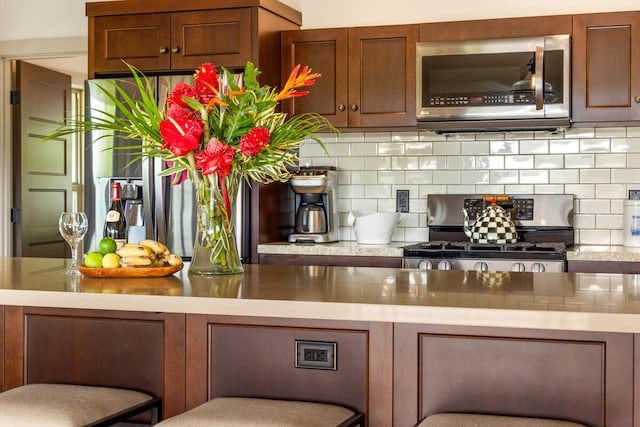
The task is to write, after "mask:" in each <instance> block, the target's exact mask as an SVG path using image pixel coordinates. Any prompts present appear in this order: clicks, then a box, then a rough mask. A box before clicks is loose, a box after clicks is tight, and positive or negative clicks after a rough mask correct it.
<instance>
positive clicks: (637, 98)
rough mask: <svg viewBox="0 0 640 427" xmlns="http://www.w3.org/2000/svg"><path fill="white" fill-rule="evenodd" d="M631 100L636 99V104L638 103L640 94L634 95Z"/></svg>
mask: <svg viewBox="0 0 640 427" xmlns="http://www.w3.org/2000/svg"><path fill="white" fill-rule="evenodd" d="M633 100H634V101H636V104H640V95H636V96H634V97H633Z"/></svg>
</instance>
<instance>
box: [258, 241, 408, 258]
mask: <svg viewBox="0 0 640 427" xmlns="http://www.w3.org/2000/svg"><path fill="white" fill-rule="evenodd" d="M410 244H411V243H406V242H391V243H389V244H388V245H360V244H358V243H357V242H355V241H341V242H336V243H289V242H275V243H265V244H261V245H258V253H260V254H273V255H329V256H380V257H397V258H402V248H403V247H404V246H407V245H410Z"/></svg>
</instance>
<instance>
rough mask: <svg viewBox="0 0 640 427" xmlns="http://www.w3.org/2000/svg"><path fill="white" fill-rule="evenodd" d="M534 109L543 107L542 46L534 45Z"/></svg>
mask: <svg viewBox="0 0 640 427" xmlns="http://www.w3.org/2000/svg"><path fill="white" fill-rule="evenodd" d="M535 73H536V84H535V96H536V110H542V108H543V107H544V46H536V71H535Z"/></svg>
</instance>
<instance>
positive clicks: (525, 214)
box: [403, 194, 574, 272]
mask: <svg viewBox="0 0 640 427" xmlns="http://www.w3.org/2000/svg"><path fill="white" fill-rule="evenodd" d="M573 199H574V197H573V195H570V194H559V195H513V196H507V195H501V196H500V197H495V198H487V197H486V196H483V195H465V194H446V195H430V196H429V197H428V199H427V215H428V222H429V224H428V226H429V241H428V242H424V243H418V244H415V245H409V246H406V247H404V249H403V265H404V267H407V268H420V269H438V270H476V271H531V272H544V271H547V272H562V271H566V256H565V253H566V250H567V248H568V247H571V246H572V245H573V243H574V229H573V219H572V218H573ZM489 200H491V201H489ZM493 200H497V202H496V203H498V204H499V205H500V206H501V207H502V208H504V209H505V210H506V211H507V212H509V213H510V215H511V219H512V220H513V223H514V224H515V226H516V230H517V234H518V241H517V242H515V243H506V244H491V243H471V242H470V241H469V238H468V237H467V236H466V235H465V233H464V219H463V217H464V216H463V212H462V210H463V209H465V210H466V211H467V213H468V215H469V218H470V223H471V224H473V223H474V221H475V218H477V217H478V216H479V215H480V214H481V213H482V212H483V211H484V210H485V209H486V208H487V206H488V205H489V204H490V203H492V201H493Z"/></svg>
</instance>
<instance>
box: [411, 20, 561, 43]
mask: <svg viewBox="0 0 640 427" xmlns="http://www.w3.org/2000/svg"><path fill="white" fill-rule="evenodd" d="M554 34H571V15H556V16H529V17H523V18H500V19H479V20H473V21H455V22H433V23H424V24H420V41H421V42H427V41H429V42H440V41H452V40H456V41H459V40H482V39H504V38H516V37H533V36H549V35H554Z"/></svg>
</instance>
